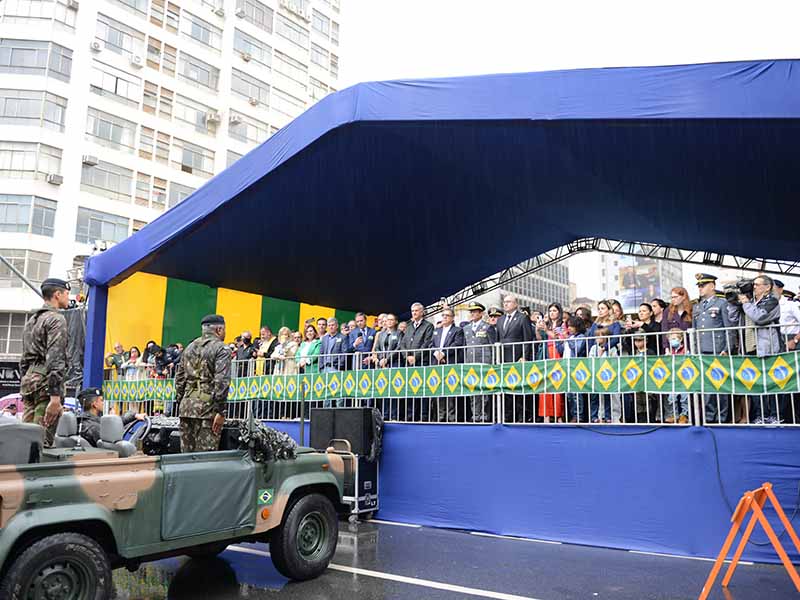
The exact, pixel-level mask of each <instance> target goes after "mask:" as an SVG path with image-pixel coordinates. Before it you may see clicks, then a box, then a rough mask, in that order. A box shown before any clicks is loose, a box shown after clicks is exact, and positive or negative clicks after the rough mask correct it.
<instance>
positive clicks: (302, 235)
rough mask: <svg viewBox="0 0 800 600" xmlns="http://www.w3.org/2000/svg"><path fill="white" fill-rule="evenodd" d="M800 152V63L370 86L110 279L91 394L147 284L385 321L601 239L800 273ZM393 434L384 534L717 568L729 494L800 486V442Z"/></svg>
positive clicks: (773, 436)
mask: <svg viewBox="0 0 800 600" xmlns="http://www.w3.org/2000/svg"><path fill="white" fill-rule="evenodd" d="M798 139H800V61H797V60H774V61H750V62H731V63H718V64H700V65H684V66H671V67H642V68H616V69H590V70H575V71H557V72H547V73H524V74H511V75H490V76H482V77H467V78H458V79H437V80H424V81H390V82H378V83H365V84H361V85H357V86H355V87H352V88H349V89H347V90H344V91H342V92H339V93H337V94H334V95H332V96H329V97H327V98H326V99H324V100H323V101H321V102H320V103H318V104H317V105H315V106H313V107H312V108H311V109H309V110H308V111H306V112H305V113H304V114H303V115H301V116H300V117H298V118H297V119H296V120H294V121H293V122H292V123H291V124H290V125H288V126H287V127H285V128H283V129H282V130H281V131H279V132H278V133H277V134H276V135H274V136H273V137H271V138H270V139H269V140H268V141H267V142H265V143H264V144H262V145H261V146H259V147H258V148H256V149H255V150H253V151H252V152H250V153H249V154H248V155H247V156H245V157H243V158H242V159H240V160H239V161H237V162H236V163H235V164H234V165H232V166H231V167H230V168H229V169H227V170H226V171H224V172H223V173H220V174H219V175H217V176H216V177H214V178H213V179H212V180H211V181H209V182H208V183H207V184H206V185H205V186H203V187H202V188H200V189H199V190H197V191H196V192H195V193H194V194H192V195H191V196H190V197H189V198H187V199H186V200H185V201H184V202H183V203H181V204H179V205H178V206H176V207H174V208H173V209H171V210H170V211H168V212H167V213H165V214H164V215H162V216H161V217H160V218H158V219H157V220H156V221H154V222H153V223H151V224H149V225H148V226H147V227H145V228H144V229H143V230H141V231H140V232H139V233H137V234H135V235H133V236H131V237H130V238H129V239H127V240H125V241H124V242H122V243H120V244H118V245H117V246H115V247H113V248H111V249H109V250H107V251H106V252H104V253H102V254H100V255H98V256H95V257H93V258H91V259H90V260H89V262H88V266H87V269H86V281H87V283H88V284H89V285H90V308H89V317H88V335H87V349H86V358H85V363H86V369H85V373H86V382H87V383H91V384H93V385H97V384H99V383H100V380H101V379H102V363H103V350H104V335H105V319H106V304H107V298H108V287H109V286H111V285H114V284H116V283H119V282H120V281H122V280H124V279H125V278H126V277H128V276H129V275H131V274H133V273H135V272H137V271H144V272H147V273H152V274H156V275H162V276H166V277H174V278H178V279H183V280H188V281H194V282H198V283H204V284H207V285H209V286H212V287H225V288H231V289H234V290H242V291H246V292H253V293H256V294H264V295H269V296H272V297H277V298H286V299H291V300H300V299H302V300H303V301H305V302H309V303H315V304H321V305H326V306H342V307H351V308H359V309H363V310H366V311H368V312H374V313H377V312H381V311H387V310H393V311H397V312H402V311H404V310H405V309H406V307H407V306H408V305H409V303H410V302H411V301H414V300H417V301H420V302H423V303H429V302H431V301H433V300H435V299H436V298H439V297H440V296H442V295H446V294H449V293H452V292H454V291H456V290H458V289H460V288H462V287H464V286H465V285H468V284H470V283H472V282H474V281H476V280H478V279H479V278H482V277H485V276H487V275H490V274H492V273H495V272H497V271H499V270H501V269H502V268H505V267H507V266H510V265H513V264H516V263H518V262H520V261H522V260H524V259H526V258H529V257H531V256H535V255H538V254H540V253H542V252H543V251H547V250H550V249H552V248H555V247H558V246H561V245H563V244H566V243H568V242H570V241H573V240H575V239H578V238H582V237H587V236H602V237H607V238H612V239H618V240H631V241H642V242H652V243H658V244H664V245H669V246H674V247H680V248H693V249H698V250H707V251H711V252H719V253H726V254H732V255H738V256H758V257H769V258H774V259H787V260H792V259H795V258H796V257H797V252H798V244H797V235H796V233H795V229H796V227H794V226H793V224H792V222H791V219H792V218H793V217H794V215H795V214H796V211H795V210H794V209H796V207H797V206H798V203H797V200H798V190H800V168H799V167H800V165H799V164H798V153H797V148H798V145H797V141H798ZM290 425H291V424H290ZM281 426H282V427H286V424H282V425H281ZM387 429H388V430H387V436H386V438H385V439H386V452H385V460H384V462H383V463H382V468H381V481H382V484H381V485H382V492H381V493H382V503H381V513H382V515H385V518H389V519H392V518H396V519H398V520H411V521H415V522H418V523H423V524H431V525H444V526H450V527H459V528H464V529H480V530H484V531H491V532H494V533H509V534H513V535H522V536H532V537H539V538H543V539H557V540H564V541H576V542H579V543H588V544H600V545H607V546H614V547H621V548H634V549H641V550H653V551H657V552H671V553H681V554H692V555H699V556H711V555H713V554H714V553H715V552H716V551H717V549H718V547H719V546H718V540H720V541H721V538H722V536H723V535H724V533H725V531H726V530H727V518H728V516H729V514H730V512H729V509H728V507H727V506H726V504H725V503H724V502H723V500H722V499H721V498H720V494H719V491H720V488H721V487H722V486H723V484H724V485H725V486H726V487H727V493H728V495H729V496H730V497H732V498H733V499H734V501H735V498H736V497H738V494H740V493H741V491H742V490H743V489H748V487H750V488H753V487H756V486H758V485H760V484H761V483H762V482H763V481H764V480H770V481H773V482H774V483H776V489H778V490H779V497H784V496H785V495H786V494H791V493H792V488H793V487H794V486H795V484H794V478H795V473H796V472H797V471H798V470H800V464H798V463H797V461H798V458H797V457H798V456H800V453H798V443H799V442H798V436H797V435H796V434H795V432H793V431H791V430H790V429H779V430H773V431H754V430H739V429H738V428H729V429H724V430H722V431H720V430H717V433H716V435H717V437H719V442H717V441H716V439H715V438H713V437H712V436H713V435H714V434H713V431H712V430H711V429H706V428H699V427H694V428H685V429H684V428H672V429H663V430H659V431H657V432H654V435H652V436H650V435H648V436H641V435H634V436H625V437H610V436H605V435H602V436H600V435H595V434H594V433H592V432H591V431H590V430H587V429H581V428H548V427H544V428H537V430H536V433H535V434H533V432H531V431H530V430H529V429H527V428H525V427H502V426H497V427H484V428H481V427H469V426H455V425H454V426H448V427H447V428H446V430H447V431H446V433H444V434H443V433H442V432H443V430H442V428H441V427H437V426H431V425H428V426H426V425H418V426H413V427H410V426H403V425H394V424H390V425H389V426H388V428H387ZM566 436H571V437H570V438H569V443H565V439H566ZM718 444H719V446H718ZM487 449H489V450H488V451H487ZM497 455H502V456H504V457H509V458H508V460H504V461H501V464H498V461H497V460H496V458H495V457H496V456H497ZM432 457H436V460H432ZM464 464H469V465H470V467H469V468H468V469H465V468H464ZM598 465H599V468H598ZM606 467H610V468H606ZM523 473H527V476H520V475H521V474H523ZM715 473H716V476H715ZM717 477H719V485H718V481H717ZM476 478H477V481H479V482H480V483H481V485H480V486H479V487H481V489H482V490H483V491H482V492H481V493H479V494H476V493H475V483H476ZM420 490H425V493H424V494H420V493H419V492H420ZM533 506H535V507H536V510H532V507H533ZM591 515H602V518H588V517H589V516H591ZM620 524H625V525H626V526H625V527H622V526H621V525H620ZM747 555H752V556H754V557H756V558H758V559H767V560H769V559H770V557H771V556H770V554H769V552H768V551H766V550H760V549H755V550H754V549H752V548H749V549H748V552H747Z"/></svg>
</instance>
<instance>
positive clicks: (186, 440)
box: [175, 315, 231, 452]
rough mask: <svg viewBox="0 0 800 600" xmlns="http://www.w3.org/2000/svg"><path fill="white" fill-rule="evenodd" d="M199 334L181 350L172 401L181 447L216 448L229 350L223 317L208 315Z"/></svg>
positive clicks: (225, 393) (192, 449)
mask: <svg viewBox="0 0 800 600" xmlns="http://www.w3.org/2000/svg"><path fill="white" fill-rule="evenodd" d="M201 325H202V328H203V329H202V332H203V334H202V335H201V336H200V337H199V338H197V339H196V340H194V341H193V342H192V343H191V344H189V346H188V347H187V348H186V350H184V352H183V356H182V357H181V361H180V362H179V363H178V369H177V372H176V374H175V401H176V402H177V403H178V405H179V413H178V414H179V415H180V419H181V451H182V452H208V451H211V450H217V449H219V440H220V437H221V435H222V425H223V424H224V423H225V414H226V413H225V410H226V402H227V399H228V386H229V385H230V382H231V351H230V349H229V348H228V346H226V345H225V342H224V340H225V318H224V317H222V316H221V315H208V316H206V317H204V318H203V320H202V321H201Z"/></svg>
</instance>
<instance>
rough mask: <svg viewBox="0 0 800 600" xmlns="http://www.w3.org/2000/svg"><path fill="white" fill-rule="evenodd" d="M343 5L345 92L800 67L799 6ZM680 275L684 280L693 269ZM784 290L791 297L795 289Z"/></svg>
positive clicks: (681, 1)
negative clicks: (731, 64) (619, 73)
mask: <svg viewBox="0 0 800 600" xmlns="http://www.w3.org/2000/svg"><path fill="white" fill-rule="evenodd" d="M341 1H342V27H341V40H342V45H341V49H340V54H341V61H340V63H341V66H340V74H341V77H340V80H339V83H340V87H341V88H344V87H346V86H349V85H353V84H355V83H358V82H361V81H373V80H382V79H405V78H420V77H446V76H454V75H477V74H482V73H501V72H507V73H508V72H523V71H543V70H550V69H569V68H579V67H613V66H639V65H668V64H684V63H697V62H710V61H726V60H742V59H768V58H800V32H799V31H798V29H799V28H800V0H793V1H789V0H760V1H758V2H755V1H749V2H745V1H739V0H728V1H720V0H692V1H688V0H677V1H670V2H665V1H662V2H654V1H650V2H648V1H645V0H636V1H633V0H606V1H596V0H585V1H581V2H576V1H568V0H555V1H554V0H482V1H478V0H401V1H397V0H394V1H390V0H341ZM592 268H593V265H592V263H591V261H588V262H587V261H586V260H582V259H580V258H578V259H573V260H571V262H570V270H571V279H572V280H573V281H578V282H580V281H588V280H590V279H593V278H594V277H593V274H592ZM684 270H685V271H686V273H687V280H688V276H689V275H690V273H693V272H694V271H695V270H697V269H696V268H695V267H691V266H687V267H685V269H684ZM787 282H788V285H790V286H793V289H794V290H795V291H796V290H797V289H798V285H800V280H798V279H793V278H787ZM689 283H690V282H689ZM578 292H579V294H580V295H590V290H588V289H583V290H580V289H579V290H578Z"/></svg>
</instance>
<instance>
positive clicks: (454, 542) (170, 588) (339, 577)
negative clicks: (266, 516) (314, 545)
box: [114, 523, 800, 600]
mask: <svg viewBox="0 0 800 600" xmlns="http://www.w3.org/2000/svg"><path fill="white" fill-rule="evenodd" d="M340 528H341V529H340V539H339V547H338V550H337V553H336V556H335V558H334V560H333V564H332V568H330V569H328V571H327V572H326V573H325V574H324V575H323V576H322V577H319V578H318V579H316V580H314V581H308V582H304V583H293V582H289V581H287V580H286V579H285V578H284V577H282V576H281V575H280V574H279V573H278V572H277V571H276V570H275V568H274V567H273V566H272V562H271V560H270V559H269V557H268V552H269V547H268V546H267V545H265V544H241V545H239V546H232V547H230V548H229V549H228V550H226V551H225V552H224V553H223V554H221V555H220V557H218V558H216V559H212V560H196V559H188V558H173V559H167V560H162V561H159V562H155V563H149V564H146V565H143V566H142V567H141V568H140V569H139V570H138V571H136V572H135V573H129V572H127V571H126V570H124V569H122V570H117V571H115V572H114V581H115V584H116V589H117V598H118V599H120V600H145V599H147V600H150V599H159V598H176V599H177V598H181V599H184V598H186V599H188V598H192V599H195V598H197V599H199V598H204V599H209V600H223V599H225V600H227V599H234V598H237V599H238V598H248V599H257V600H260V599H266V598H269V599H281V600H285V599H291V600H300V599H302V600H343V599H354V600H355V599H369V600H383V599H390V598H392V599H395V598H396V599H413V600H421V599H425V600H427V599H430V600H440V599H441V600H455V599H468V598H480V597H484V598H498V599H500V600H517V599H519V598H528V599H535V600H571V599H582V598H586V599H599V600H602V599H603V598H609V599H615V600H645V599H653V600H662V599H663V600H667V599H668V600H690V599H692V600H693V599H696V598H697V597H698V596H699V594H700V590H701V588H702V586H703V583H704V581H705V578H706V577H707V576H708V573H709V571H710V569H711V563H710V562H705V561H697V560H687V559H680V558H670V557H660V556H650V555H641V554H633V553H629V552H624V551H620V550H606V549H600V548H589V547H584V546H570V545H555V544H547V543H539V542H533V541H522V540H513V539H507V538H496V537H484V536H477V535H472V534H469V533H466V532H459V531H445V530H439V529H428V528H410V527H400V526H396V525H389V524H378V523H360V524H359V525H357V526H354V525H350V526H349V525H348V524H347V523H341V524H340ZM711 598H712V599H713V600H718V599H726V600H767V599H769V600H782V599H784V598H786V599H790V598H800V594H798V593H797V592H796V591H795V589H794V586H793V585H792V583H791V580H790V579H789V576H788V575H787V574H786V572H785V571H784V570H783V568H782V567H780V566H772V565H752V566H751V565H746V564H745V565H741V566H740V567H739V568H738V570H737V571H736V574H735V575H734V578H733V581H732V583H731V587H730V589H729V593H728V594H727V595H725V594H723V592H722V590H721V588H719V587H718V586H717V588H716V589H715V590H714V592H713V593H712V595H711Z"/></svg>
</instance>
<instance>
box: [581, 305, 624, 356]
mask: <svg viewBox="0 0 800 600" xmlns="http://www.w3.org/2000/svg"><path fill="white" fill-rule="evenodd" d="M612 302H614V301H613V300H600V302H598V303H597V319H596V320H595V322H594V323H592V326H591V327H590V328H589V332H588V333H587V334H586V337H587V338H589V339H588V340H587V342H588V344H589V347H590V348H591V347H592V346H593V345H594V344H595V340H594V338H595V337H597V336H598V333H597V331H598V329H600V328H606V329H608V335H610V336H611V337H610V338H609V347H610V348H616V347H617V345H618V344H619V334H620V333H622V326H621V325H620V324H619V322H618V321H617V320H616V319H615V318H614V314H613V313H612V312H611V306H612V304H611V303H612Z"/></svg>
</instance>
